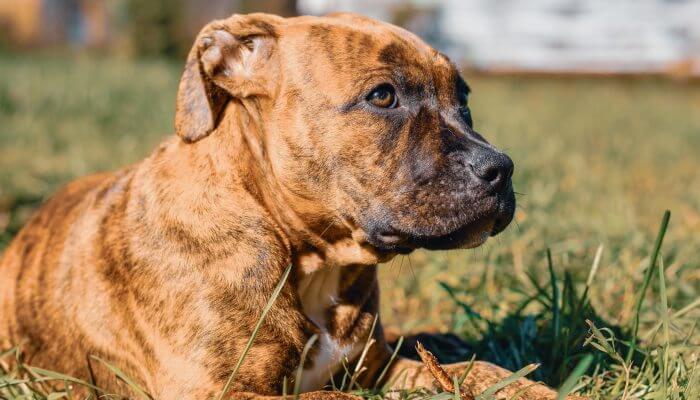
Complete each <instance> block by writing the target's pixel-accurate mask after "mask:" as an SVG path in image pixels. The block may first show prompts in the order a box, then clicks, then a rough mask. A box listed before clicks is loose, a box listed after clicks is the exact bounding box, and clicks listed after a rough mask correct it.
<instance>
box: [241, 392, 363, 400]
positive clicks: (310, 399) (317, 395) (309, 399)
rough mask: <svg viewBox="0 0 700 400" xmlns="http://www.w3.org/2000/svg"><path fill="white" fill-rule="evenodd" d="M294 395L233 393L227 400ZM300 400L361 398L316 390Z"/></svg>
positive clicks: (266, 399) (274, 399)
mask: <svg viewBox="0 0 700 400" xmlns="http://www.w3.org/2000/svg"><path fill="white" fill-rule="evenodd" d="M294 398H295V397H294V395H291V394H290V395H287V396H263V395H259V394H255V393H249V392H238V393H233V394H232V395H231V396H229V400H285V399H294ZM299 399H300V400H362V397H360V396H356V395H354V394H349V393H343V392H337V391H328V390H317V391H315V392H307V393H300V394H299Z"/></svg>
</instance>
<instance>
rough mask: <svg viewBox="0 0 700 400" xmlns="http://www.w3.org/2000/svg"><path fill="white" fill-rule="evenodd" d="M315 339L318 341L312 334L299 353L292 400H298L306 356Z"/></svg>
mask: <svg viewBox="0 0 700 400" xmlns="http://www.w3.org/2000/svg"><path fill="white" fill-rule="evenodd" d="M316 339H318V335H317V334H315V333H314V335H313V336H311V338H309V340H308V341H307V342H306V344H305V345H304V350H302V352H301V359H300V360H299V367H297V375H296V378H295V382H294V399H298V398H299V393H301V376H302V374H303V373H304V362H306V356H307V355H308V354H309V350H311V346H313V345H314V343H316Z"/></svg>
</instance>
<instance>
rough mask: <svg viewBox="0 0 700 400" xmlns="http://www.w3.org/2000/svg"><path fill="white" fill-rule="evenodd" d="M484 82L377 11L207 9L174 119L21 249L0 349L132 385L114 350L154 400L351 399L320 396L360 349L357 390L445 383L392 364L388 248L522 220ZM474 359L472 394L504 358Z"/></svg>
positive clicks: (21, 242)
mask: <svg viewBox="0 0 700 400" xmlns="http://www.w3.org/2000/svg"><path fill="white" fill-rule="evenodd" d="M468 96H469V88H468V86H467V84H466V83H465V81H464V80H463V79H462V77H461V76H460V74H459V72H458V70H457V68H456V67H455V65H454V64H453V63H452V62H450V60H449V59H448V58H447V57H446V56H445V55H443V54H441V53H439V52H438V51H436V50H434V49H433V48H431V47H430V46H428V45H427V44H425V43H424V42H423V41H422V40H421V39H420V38H418V37H417V36H415V35H413V34H411V33H409V32H407V31H405V30H403V29H401V28H398V27H396V26H393V25H390V24H387V23H383V22H379V21H376V20H373V19H370V18H367V17H363V16H359V15H354V14H333V15H329V16H326V17H295V18H288V19H285V18H281V17H277V16H273V15H267V14H250V15H233V16H231V17H230V18H227V19H223V20H217V21H214V22H212V23H210V24H208V25H207V26H205V27H204V28H203V30H202V31H201V32H200V34H199V35H198V37H197V38H196V41H195V44H194V46H193V47H192V49H191V51H190V52H189V55H188V57H187V62H186V66H185V69H184V73H183V75H182V79H181V81H180V84H179V88H178V93H177V98H176V113H175V114H176V115H175V132H176V134H177V135H173V137H171V138H169V139H167V140H166V141H165V142H164V143H163V144H161V145H160V146H159V147H158V148H157V149H156V150H155V151H154V152H153V153H152V154H151V155H150V156H149V157H148V158H146V159H145V160H143V161H141V162H139V163H137V164H135V165H131V166H128V167H126V168H124V169H121V170H119V171H117V172H113V173H103V174H97V175H93V176H88V177H85V178H82V179H79V180H77V181H75V182H72V183H70V184H68V185H67V186H66V187H65V188H63V189H62V190H60V191H59V192H58V193H56V194H55V195H54V196H53V197H52V198H51V199H49V200H48V201H47V202H46V203H45V204H44V205H43V206H42V207H41V208H40V209H39V210H38V212H37V213H36V214H35V215H34V216H33V217H32V218H31V219H30V220H29V222H28V223H27V224H26V226H25V227H24V228H23V229H22V230H21V231H20V232H19V234H18V235H17V236H16V237H15V239H14V240H13V242H12V243H11V244H10V245H9V247H8V248H7V250H6V251H5V254H4V256H3V258H2V261H1V262H0V272H1V273H0V288H1V294H0V312H1V313H2V318H0V341H1V344H2V346H3V347H5V348H7V347H10V346H12V345H21V347H22V350H23V353H24V354H25V357H26V362H27V363H29V364H31V365H35V366H39V367H43V368H48V369H53V370H56V371H60V372H62V373H66V374H69V375H72V376H76V377H80V378H83V379H86V380H87V379H90V380H91V381H93V382H94V383H95V385H97V386H99V387H100V388H102V389H104V390H105V391H107V392H113V393H128V394H131V395H133V396H135V395H136V394H135V393H134V392H133V389H132V388H131V387H129V386H126V385H125V384H124V383H123V382H122V381H121V380H119V379H117V377H115V375H114V373H113V372H112V371H110V369H109V368H108V367H107V366H105V365H104V364H102V363H100V362H95V357H99V358H100V359H101V360H106V361H108V362H109V363H110V364H112V365H114V366H116V367H118V368H119V369H120V370H121V371H123V372H124V373H125V374H126V375H128V376H129V377H131V378H132V379H133V380H134V381H135V382H136V383H137V384H138V385H139V386H140V387H141V388H143V389H144V390H145V391H146V392H148V393H149V394H150V395H151V396H152V397H153V398H156V399H205V398H207V399H210V398H214V397H216V396H218V395H219V394H221V393H222V391H223V390H224V388H225V387H226V388H227V389H228V390H227V392H226V393H225V395H226V396H227V397H228V398H252V397H257V396H261V397H262V396H275V395H280V394H282V390H283V387H285V384H286V385H289V386H288V387H289V388H292V387H293V386H294V385H298V386H299V387H300V389H301V391H302V392H304V394H303V395H302V398H307V399H313V398H344V397H353V396H351V395H346V394H343V393H339V392H324V391H323V389H327V388H328V386H327V384H328V382H330V381H332V379H333V376H334V375H336V376H337V374H342V372H343V369H344V368H343V367H344V366H343V363H344V362H345V361H347V363H348V365H347V366H346V368H349V369H350V370H351V371H354V368H357V369H358V371H360V373H358V374H357V377H356V382H355V383H356V384H358V385H364V386H363V387H371V386H372V385H374V384H375V383H376V381H377V379H378V378H379V377H380V375H381V377H382V382H379V383H380V384H386V383H388V384H390V385H391V387H395V388H416V387H426V388H427V389H429V390H434V389H437V388H438V386H437V383H436V382H435V379H434V378H433V376H432V375H431V374H430V372H429V371H428V370H427V369H426V368H425V367H424V366H423V365H422V364H420V363H418V362H415V361H411V360H408V359H403V358H397V359H395V360H393V361H392V362H390V360H391V358H392V357H391V356H392V350H391V349H390V348H389V346H388V345H387V340H386V338H385V335H384V333H383V330H382V325H381V320H380V319H379V313H378V306H379V287H378V283H377V275H376V274H377V266H376V265H377V264H378V263H381V262H386V261H387V260H389V259H391V258H392V257H394V256H395V255H397V254H407V253H410V252H411V251H413V250H415V249H418V248H426V249H454V248H470V247H476V246H479V245H480V244H482V243H484V242H485V241H486V240H487V239H488V238H489V237H491V236H494V235H496V234H498V233H499V232H501V231H502V230H503V229H504V228H505V227H506V226H507V225H508V224H509V222H510V221H511V219H512V217H513V212H514V208H515V199H514V195H513V188H512V183H511V176H512V174H513V162H512V161H511V159H510V158H509V157H508V156H507V155H505V154H504V153H502V152H500V151H498V150H497V149H496V148H494V147H493V146H492V145H490V144H489V143H488V142H487V141H486V140H485V139H484V137H482V136H481V135H480V134H478V133H477V132H476V131H475V130H474V128H473V125H472V117H471V112H470V110H469V105H468ZM288 266H291V267H290V268H291V270H290V271H291V272H290V273H289V278H288V279H287V281H286V282H285V283H284V285H283V286H281V290H280V292H279V295H278V296H277V297H276V298H275V300H274V303H273V305H272V307H271V308H270V309H269V313H268V314H267V315H266V317H265V319H264V320H263V321H262V324H261V326H260V329H259V331H258V332H257V335H256V336H255V338H254V340H253V342H252V346H251V347H250V351H249V352H248V354H247V357H246V358H245V359H244V361H243V363H242V364H241V365H240V368H239V369H238V370H237V373H236V375H235V377H234V378H233V379H230V385H227V381H228V380H229V378H230V377H231V374H232V371H233V370H234V369H235V367H236V364H237V362H238V360H239V359H240V358H241V356H242V354H243V351H244V348H245V347H246V343H247V342H248V340H249V338H250V337H251V335H252V334H253V330H254V327H255V326H256V324H257V323H258V320H259V318H260V316H261V313H262V310H263V309H264V307H265V305H266V304H267V302H268V301H269V300H270V298H271V296H272V293H273V291H274V289H275V287H276V285H278V283H279V282H280V280H281V278H282V277H283V275H284V273H285V271H287V268H288ZM314 335H315V336H314ZM312 337H315V338H317V340H316V341H315V342H313V344H311V342H310V339H311V338H312ZM368 342H370V343H371V345H370V346H369V347H366V348H365V344H366V343H368ZM307 343H309V344H310V345H309V347H308V352H307V355H306V358H305V361H304V363H303V366H302V368H303V369H302V374H301V379H300V381H298V382H297V381H295V377H296V371H297V368H298V366H299V364H300V362H301V360H302V353H303V352H304V348H305V346H306V345H307ZM358 363H359V364H360V365H357V364H358ZM465 368H467V363H460V364H453V365H448V366H446V369H447V371H448V372H449V373H451V374H454V375H457V374H461V373H462V372H463V371H464V369H465ZM470 368H471V370H470V373H469V374H468V376H467V377H466V379H465V381H464V387H465V389H464V390H465V391H466V390H470V391H472V392H473V393H474V394H478V393H480V392H481V391H483V390H484V389H485V388H486V387H488V386H489V385H492V384H494V383H496V382H498V381H499V380H501V379H502V378H504V377H506V376H508V375H509V372H508V371H505V370H503V369H500V368H499V367H496V366H494V365H492V364H488V363H485V362H475V363H473V365H472V366H471V367H470ZM526 387H528V388H526ZM523 389H524V392H522V393H523V397H524V398H554V396H555V392H554V391H553V390H551V389H549V388H547V387H546V386H544V385H540V384H536V383H533V382H531V381H528V380H527V379H520V380H518V381H517V382H515V383H513V384H511V385H509V386H508V387H506V388H505V389H502V390H501V391H499V396H501V397H504V398H505V397H506V396H509V395H512V394H514V393H516V392H518V391H519V390H523ZM76 390H79V388H76ZM290 390H291V389H290ZM528 396H529V397H528Z"/></svg>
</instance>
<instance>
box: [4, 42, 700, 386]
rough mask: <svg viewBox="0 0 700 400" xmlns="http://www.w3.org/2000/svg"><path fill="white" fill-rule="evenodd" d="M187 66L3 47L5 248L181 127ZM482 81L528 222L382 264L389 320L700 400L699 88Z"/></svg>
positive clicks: (494, 134)
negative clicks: (26, 225)
mask: <svg viewBox="0 0 700 400" xmlns="http://www.w3.org/2000/svg"><path fill="white" fill-rule="evenodd" d="M179 73H180V65H179V64H178V63H169V62H165V61H140V62H134V61H128V60H120V59H95V58H92V57H72V58H67V57H58V56H33V57H28V56H24V57H20V56H0V76H2V79H1V80H0V248H2V247H3V246H4V245H6V244H7V242H8V241H9V240H10V239H11V237H12V235H13V234H14V233H16V231H17V229H19V227H21V225H22V223H23V221H25V220H26V218H27V217H28V215H29V214H30V213H31V211H32V210H33V209H34V208H35V207H36V206H37V205H38V204H39V203H40V202H41V200H42V199H45V198H46V196H48V195H50V194H51V193H52V192H53V191H54V190H56V188H58V187H59V186H60V185H62V184H64V183H66V182H68V181H69V180H71V179H73V178H75V177H77V176H81V175H84V174H88V173H91V172H94V171H99V170H106V169H113V168H117V167H119V166H122V165H125V164H127V163H131V162H134V161H137V160H139V159H140V158H142V157H143V156H145V155H146V154H148V152H149V151H150V150H151V149H152V148H154V146H155V145H156V144H157V143H158V142H159V141H160V140H162V138H163V137H165V136H166V135H169V134H171V132H172V120H173V109H174V95H175V90H176V86H177V82H178V79H179ZM466 78H467V80H468V82H469V84H470V86H471V87H472V89H473V92H474V93H473V95H472V96H471V98H470V103H471V105H472V110H473V115H474V119H475V125H476V128H477V130H479V131H480V132H481V133H482V134H484V135H485V136H486V137H487V138H488V139H489V140H490V141H491V142H492V143H494V144H496V145H497V146H499V147H501V148H503V149H505V150H507V151H508V153H509V154H510V155H511V157H512V158H513V159H514V161H515V165H516V172H515V175H514V185H515V189H516V191H517V192H519V193H520V194H519V195H518V209H517V213H516V217H515V221H516V223H513V224H512V225H511V227H509V228H508V229H507V230H506V231H505V232H504V233H503V234H501V235H500V236H498V237H496V238H493V239H491V240H490V241H489V242H488V243H487V244H486V245H485V246H482V247H481V248H478V249H474V250H468V251H467V250H459V251H450V252H438V253H435V252H432V253H431V252H416V253H414V254H411V255H410V256H405V257H399V258H396V259H395V260H393V261H392V262H390V263H388V264H387V265H385V266H383V267H382V268H381V272H380V277H381V280H382V281H383V285H382V290H383V292H382V297H383V305H382V309H383V314H382V319H383V322H384V324H385V325H387V326H388V327H390V328H392V329H396V330H401V331H407V332H418V331H431V332H455V333H457V334H458V335H460V337H461V338H462V339H463V340H464V341H465V343H463V344H462V345H460V346H459V347H458V348H448V349H446V348H445V347H444V346H443V347H442V348H440V345H439V344H436V345H435V346H434V349H435V351H436V353H438V355H439V356H440V357H442V359H443V360H448V359H466V358H469V357H470V356H471V355H472V354H473V353H476V356H477V357H478V358H481V359H488V360H493V361H496V362H498V363H499V364H501V365H504V366H506V367H508V368H510V369H513V370H517V369H519V368H521V367H523V366H525V365H527V364H529V363H533V362H537V363H542V365H541V366H540V368H538V370H536V371H535V372H534V373H532V374H531V375H530V376H531V377H533V378H535V379H539V380H544V381H546V382H548V383H550V384H552V385H555V386H559V385H560V384H561V383H562V382H563V381H564V379H565V378H566V377H567V376H568V375H569V374H570V373H571V371H572V369H573V367H574V366H575V365H577V364H578V363H579V361H580V360H583V359H585V357H584V356H585V354H588V353H590V354H593V355H594V359H593V363H592V365H591V367H589V369H588V370H587V375H586V376H584V377H583V378H581V379H579V381H578V382H579V388H580V389H581V390H583V391H585V392H587V393H589V394H591V396H592V397H593V398H606V399H607V398H610V399H612V398H621V397H623V396H626V397H627V398H645V399H646V398H648V399H651V398H657V399H660V398H679V399H690V398H698V397H697V396H700V371H696V370H695V365H696V363H697V362H698V361H697V360H698V356H700V350H699V348H698V346H700V334H699V333H698V329H696V327H695V324H696V322H697V320H698V319H699V318H700V307H693V306H698V305H700V304H699V302H698V301H697V300H698V298H699V297H700V172H699V170H700V86H698V85H697V84H692V83H683V82H672V81H665V80H657V79H608V78H606V79H602V78H601V79H583V78H581V79H575V78H557V79H545V78H516V77H484V76H471V77H470V76H469V75H467V76H466ZM666 209H669V210H670V211H671V220H670V224H669V228H668V230H667V232H666V234H665V237H664V240H663V246H662V247H661V251H660V256H659V263H657V265H655V266H654V269H652V270H650V273H649V274H647V275H648V277H649V278H650V281H649V282H650V284H649V289H648V290H647V291H646V292H645V295H644V296H643V299H644V301H643V302H641V303H640V312H639V313H638V312H637V302H638V299H639V298H640V293H641V292H642V288H644V286H645V285H644V280H645V272H646V271H647V269H648V266H649V265H650V256H651V255H652V250H653V247H654V242H655V238H656V236H657V232H658V231H659V225H660V223H661V219H662V215H663V212H664V210H666ZM547 249H549V251H550V255H551V257H550V258H549V259H550V260H551V263H550V262H548V257H547ZM599 249H602V253H601V257H600V259H599V262H598V263H597V269H596V271H595V273H594V274H591V273H590V272H591V266H592V265H593V264H594V257H595V255H596V252H597V251H598V250H599ZM659 270H661V271H663V274H661V273H660V272H658V271H659ZM661 278H663V279H661ZM584 297H585V299H586V300H583V301H581V298H584ZM553 299H554V301H553ZM694 302H695V303H694ZM665 303H667V304H668V309H667V308H666V307H665V306H664V304H665ZM687 305H691V307H687V308H685V309H684V307H685V306H687ZM679 311H680V312H679ZM637 318H638V320H639V324H640V327H639V330H638V332H639V343H640V347H641V349H640V350H638V351H637V352H635V353H634V356H633V357H631V360H630V361H629V362H628V361H627V357H626V355H627V354H626V353H627V347H628V344H629V342H630V340H631V338H632V335H631V333H630V332H631V331H632V330H633V328H632V327H633V326H634V324H635V320H636V319H637ZM586 319H589V320H591V322H592V323H593V324H594V325H595V326H596V327H597V328H595V329H591V328H590V327H589V325H588V324H587V323H586V322H585V320H586ZM660 321H661V322H664V323H662V324H661V328H660V329H659V326H658V323H659V322H660ZM666 322H667V323H666ZM598 328H605V329H602V330H601V329H598ZM608 328H609V330H608ZM611 334H614V335H615V336H616V338H617V339H618V341H616V342H614V343H615V350H614V351H613V350H612V347H611V345H610V343H613V341H612V339H611V338H610V335H611ZM591 337H592V339H593V340H594V344H593V345H591V344H587V345H585V346H584V343H583V341H584V340H585V339H586V338H591ZM604 339H605V340H604ZM596 343H597V346H598V347H599V348H600V349H598V348H596ZM604 353H609V354H604ZM613 353H615V354H617V353H619V354H621V359H618V358H619V357H618V356H616V355H615V354H613ZM698 369H700V368H698ZM1 379H3V378H2V373H1V372H0V380H1ZM2 390H3V389H1V385H0V398H2V396H3V393H4V392H2ZM694 396H695V397H694Z"/></svg>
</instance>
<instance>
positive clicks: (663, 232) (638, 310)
mask: <svg viewBox="0 0 700 400" xmlns="http://www.w3.org/2000/svg"><path fill="white" fill-rule="evenodd" d="M670 219H671V211H669V210H666V211H665V212H664V216H663V218H662V219H661V226H660V227H659V234H658V235H657V236H656V242H655V243H654V250H653V251H652V253H651V260H650V261H649V267H648V268H647V270H646V273H645V274H644V281H643V282H642V287H641V289H640V290H639V296H638V297H637V303H636V305H635V307H634V325H633V327H632V343H631V346H630V348H629V351H628V353H627V362H629V361H630V360H631V359H632V355H633V354H634V351H635V349H636V347H637V334H638V333H639V315H640V313H641V312H642V304H643V303H644V296H645V295H646V292H647V288H648V287H649V282H650V281H651V276H652V273H653V272H654V267H655V266H656V260H657V259H658V257H659V252H660V251H661V245H662V244H663V242H664V236H666V230H667V229H668V222H669V220H670Z"/></svg>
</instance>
